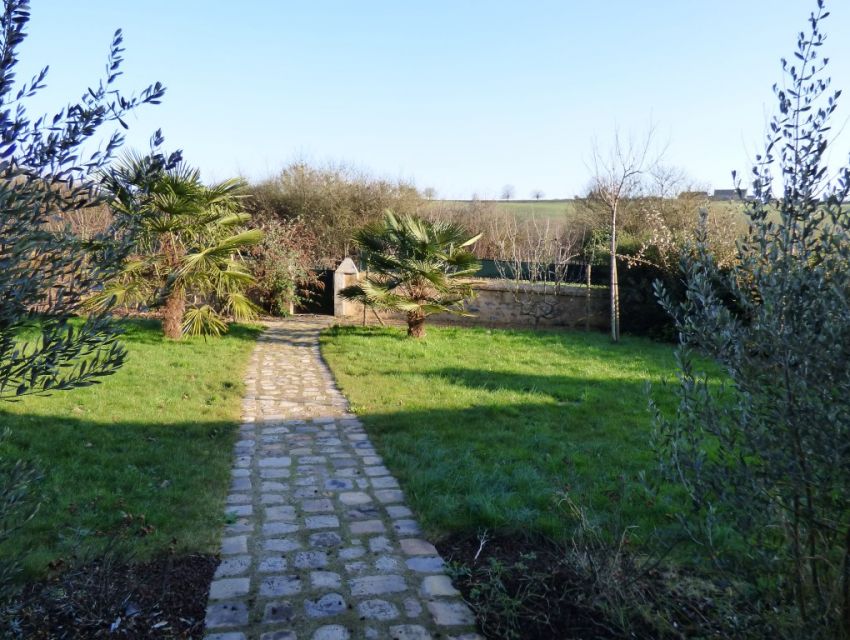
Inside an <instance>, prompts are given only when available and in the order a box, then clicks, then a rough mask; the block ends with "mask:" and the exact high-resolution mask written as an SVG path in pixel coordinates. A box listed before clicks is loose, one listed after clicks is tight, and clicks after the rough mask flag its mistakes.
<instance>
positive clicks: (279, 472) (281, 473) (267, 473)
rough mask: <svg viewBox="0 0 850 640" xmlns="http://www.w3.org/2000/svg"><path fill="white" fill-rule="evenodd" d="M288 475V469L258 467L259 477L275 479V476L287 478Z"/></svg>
mask: <svg viewBox="0 0 850 640" xmlns="http://www.w3.org/2000/svg"><path fill="white" fill-rule="evenodd" d="M289 476H290V472H289V469H284V468H274V469H260V477H261V478H263V479H265V480H275V479H277V478H288V477H289Z"/></svg>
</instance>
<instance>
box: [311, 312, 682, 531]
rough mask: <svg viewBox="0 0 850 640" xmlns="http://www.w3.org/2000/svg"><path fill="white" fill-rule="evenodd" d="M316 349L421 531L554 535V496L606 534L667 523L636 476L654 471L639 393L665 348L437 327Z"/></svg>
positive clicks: (656, 375) (664, 398) (560, 521)
mask: <svg viewBox="0 0 850 640" xmlns="http://www.w3.org/2000/svg"><path fill="white" fill-rule="evenodd" d="M322 350H323V353H324V356H325V358H326V359H327V361H328V362H329V364H330V366H331V368H332V369H333V372H334V374H335V376H336V379H337V380H338V382H339V384H340V385H341V387H342V389H343V391H344V392H345V394H346V396H347V397H348V398H349V400H350V401H351V403H352V405H353V407H354V409H355V410H356V412H357V413H358V415H359V416H360V417H361V418H362V419H363V421H364V423H365V424H366V426H367V429H368V431H369V433H370V435H371V436H372V438H373V439H374V440H375V444H376V446H377V448H378V449H379V451H380V453H381V454H383V455H384V457H385V460H386V463H387V465H388V466H389V467H390V469H391V470H392V472H393V473H394V474H396V476H397V477H398V478H399V481H400V482H401V483H402V486H403V488H404V489H405V490H406V492H407V494H408V497H409V499H410V501H411V502H412V506H413V507H414V508H415V510H416V511H417V512H418V514H419V516H420V517H421V520H422V523H423V525H424V526H425V527H426V529H427V530H428V531H429V533H430V534H431V535H433V536H436V537H440V536H444V535H446V534H451V533H475V532H476V531H477V530H478V529H480V528H482V527H486V528H490V529H495V530H501V531H508V532H512V533H515V532H520V533H523V532H530V533H542V534H544V535H547V536H552V537H555V538H563V537H565V536H567V535H569V533H570V532H571V530H572V525H571V524H570V520H569V518H565V517H564V511H563V509H559V508H558V507H556V495H557V492H558V491H561V490H565V489H566V490H567V491H568V492H569V494H570V496H571V497H572V498H573V500H574V501H575V502H576V503H577V504H579V505H580V506H582V507H584V508H586V509H587V511H588V514H589V515H590V517H591V518H592V519H594V520H595V521H597V522H598V523H599V524H602V525H604V526H605V527H606V528H608V527H611V529H609V530H610V531H622V527H624V526H626V525H637V526H638V529H637V530H634V531H632V532H631V534H630V535H632V536H633V537H635V538H640V536H642V535H645V534H647V533H648V532H649V531H651V530H652V529H653V528H654V527H655V526H656V525H659V524H663V523H664V522H665V520H666V517H667V515H666V514H665V513H664V512H663V511H662V509H661V507H659V506H656V505H653V504H652V503H649V502H647V500H646V499H645V497H644V495H643V492H642V490H641V489H640V487H639V485H638V483H637V482H636V480H637V476H638V473H639V472H640V471H642V470H644V469H648V468H650V467H652V466H653V464H654V460H653V455H652V453H651V451H650V448H649V445H648V438H649V432H650V426H651V418H650V415H649V412H648V408H647V395H646V392H645V385H646V383H647V382H652V383H657V382H659V381H660V380H661V379H662V378H666V379H668V380H669V379H671V378H673V370H674V361H673V356H672V347H671V346H670V345H664V344H658V343H654V342H650V341H648V340H645V339H637V338H628V337H626V338H623V340H622V342H621V343H620V344H619V345H612V344H611V343H610V341H609V339H608V337H607V336H606V335H602V334H597V333H533V332H530V331H507V330H488V329H477V328H476V329H459V328H436V327H429V328H428V338H427V339H425V340H422V341H414V340H410V339H407V338H405V337H404V335H403V332H402V331H401V330H397V329H389V328H385V329H379V328H359V327H341V328H340V327H337V328H333V329H330V330H329V331H327V332H326V333H325V334H324V335H323V336H322ZM662 391H663V390H662V389H658V388H656V390H655V394H656V396H660V398H658V399H659V401H660V402H659V403H660V404H661V405H662V407H664V406H667V407H669V408H672V406H673V404H672V403H673V399H672V397H671V396H670V395H669V392H668V393H667V394H666V395H665V394H663V393H662Z"/></svg>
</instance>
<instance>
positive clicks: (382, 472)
mask: <svg viewBox="0 0 850 640" xmlns="http://www.w3.org/2000/svg"><path fill="white" fill-rule="evenodd" d="M363 472H364V473H365V474H366V475H367V476H388V475H390V470H389V469H387V468H386V467H385V466H383V465H379V466H377V467H363Z"/></svg>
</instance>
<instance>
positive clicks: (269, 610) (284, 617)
mask: <svg viewBox="0 0 850 640" xmlns="http://www.w3.org/2000/svg"><path fill="white" fill-rule="evenodd" d="M293 618H295V610H294V609H293V607H292V603H291V602H287V601H278V602H269V603H268V604H266V607H265V610H264V611H263V622H264V623H266V624H268V623H281V622H291V621H292V620H293Z"/></svg>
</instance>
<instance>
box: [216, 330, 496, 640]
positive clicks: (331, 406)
mask: <svg viewBox="0 0 850 640" xmlns="http://www.w3.org/2000/svg"><path fill="white" fill-rule="evenodd" d="M329 320H330V319H327V318H316V317H302V318H294V319H290V320H287V321H284V322H279V323H275V324H272V325H270V326H269V327H268V329H267V330H266V331H265V332H264V333H263V335H262V336H261V337H260V339H259V340H258V344H257V346H256V348H255V350H254V354H253V356H252V358H251V362H250V365H249V370H248V373H247V375H246V386H247V393H246V396H245V400H244V404H243V414H244V415H243V424H242V426H241V428H240V434H239V439H238V442H237V443H236V445H235V449H234V463H233V478H232V485H231V491H230V494H229V495H228V497H227V505H226V508H225V511H226V514H227V518H228V522H229V524H228V525H227V527H226V531H225V534H224V537H223V540H222V546H221V557H222V560H221V564H220V565H219V567H218V570H217V571H216V574H215V577H214V579H213V583H212V585H211V588H210V599H209V605H208V607H207V617H206V628H207V635H206V640H346V639H348V638H351V639H357V638H387V639H398V640H402V639H405V638H415V639H417V640H419V639H422V640H427V639H429V638H434V639H436V638H440V639H444V640H452V639H453V638H454V639H457V640H460V639H463V640H475V639H480V636H478V635H477V634H476V633H475V621H474V618H473V616H472V613H471V612H470V611H469V608H468V607H467V606H466V604H465V603H464V602H463V601H462V600H461V598H460V594H459V593H458V591H457V590H455V589H454V587H453V586H452V585H451V581H450V580H449V578H448V576H446V574H445V570H444V566H445V565H444V563H443V561H442V559H441V558H440V556H439V553H438V552H437V549H436V548H435V547H434V546H433V545H431V544H430V543H428V542H427V541H426V540H423V539H422V536H421V531H420V528H419V525H418V523H417V522H416V520H415V519H414V514H413V513H412V512H411V510H410V509H409V508H408V507H407V506H406V505H405V504H404V494H403V492H402V490H401V489H400V487H399V484H398V482H397V481H396V480H395V478H393V477H392V475H391V474H390V472H389V470H388V469H387V468H386V467H385V466H384V464H383V460H382V459H381V457H380V456H379V455H378V453H377V452H376V451H375V449H374V447H373V446H372V444H371V442H370V441H369V437H368V435H367V434H366V432H365V431H364V429H363V425H362V424H361V423H360V421H359V420H358V419H357V417H356V416H354V415H353V414H351V413H349V411H348V404H347V402H346V400H345V398H344V397H343V396H342V394H341V393H340V392H339V390H338V389H337V388H336V385H335V384H334V381H333V377H332V376H331V373H330V371H329V370H328V368H327V366H326V365H325V364H324V362H323V360H322V358H321V355H320V353H319V344H318V335H319V332H320V331H321V330H322V328H324V327H325V326H328V324H329Z"/></svg>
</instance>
